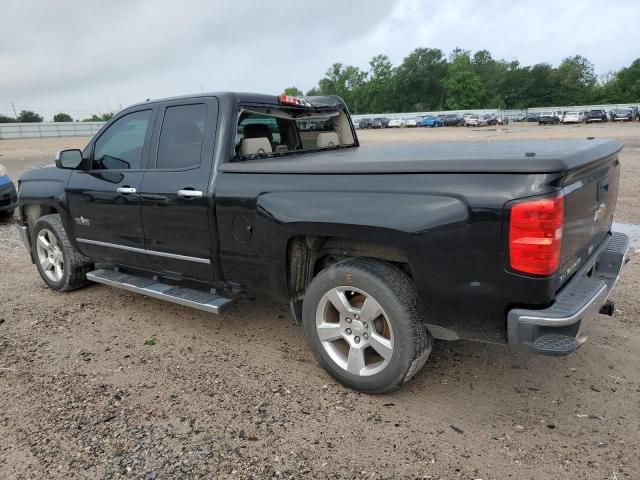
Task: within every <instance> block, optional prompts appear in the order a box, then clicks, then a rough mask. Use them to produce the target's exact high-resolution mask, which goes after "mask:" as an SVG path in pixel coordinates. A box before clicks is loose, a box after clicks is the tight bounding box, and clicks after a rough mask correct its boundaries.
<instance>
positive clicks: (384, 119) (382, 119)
mask: <svg viewBox="0 0 640 480" xmlns="http://www.w3.org/2000/svg"><path fill="white" fill-rule="evenodd" d="M376 120H379V121H380V124H381V125H382V127H381V128H389V122H390V119H389V118H387V117H376V118H374V119H373V121H374V122H375V121H376Z"/></svg>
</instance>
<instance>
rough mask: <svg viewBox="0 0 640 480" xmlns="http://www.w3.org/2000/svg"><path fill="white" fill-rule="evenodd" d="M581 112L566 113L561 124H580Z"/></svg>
mask: <svg viewBox="0 0 640 480" xmlns="http://www.w3.org/2000/svg"><path fill="white" fill-rule="evenodd" d="M582 120H583V116H582V112H567V113H565V114H564V117H562V123H582Z"/></svg>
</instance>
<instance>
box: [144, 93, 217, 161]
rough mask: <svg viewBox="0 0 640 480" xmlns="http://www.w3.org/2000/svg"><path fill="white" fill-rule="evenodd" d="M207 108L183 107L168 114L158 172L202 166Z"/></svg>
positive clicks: (158, 159)
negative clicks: (201, 157)
mask: <svg viewBox="0 0 640 480" xmlns="http://www.w3.org/2000/svg"><path fill="white" fill-rule="evenodd" d="M206 119H207V106H206V105H205V104H203V103H199V104H196V105H180V106H176V107H168V108H167V109H166V110H165V113H164V121H163V122H162V130H161V131H160V142H159V144H158V156H157V160H156V168H170V169H174V168H189V167H198V166H199V165H200V155H201V153H202V142H203V139H204V126H205V122H206Z"/></svg>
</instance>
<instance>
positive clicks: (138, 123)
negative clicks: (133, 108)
mask: <svg viewBox="0 0 640 480" xmlns="http://www.w3.org/2000/svg"><path fill="white" fill-rule="evenodd" d="M151 113H152V111H151V110H143V111H140V112H133V113H129V114H127V115H125V116H123V117H120V118H119V119H118V120H116V121H115V122H114V123H112V124H111V125H110V126H109V128H108V129H107V130H106V131H105V132H104V133H103V134H102V135H101V136H100V138H98V140H96V143H95V151H94V155H93V161H92V165H91V168H92V169H93V170H135V169H139V168H140V163H141V161H142V147H143V146H144V139H145V137H146V135H147V130H148V128H149V121H150V119H151Z"/></svg>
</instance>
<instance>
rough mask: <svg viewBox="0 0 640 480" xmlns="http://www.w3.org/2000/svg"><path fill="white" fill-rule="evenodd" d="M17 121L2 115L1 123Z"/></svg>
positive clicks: (0, 116) (0, 117) (0, 115)
mask: <svg viewBox="0 0 640 480" xmlns="http://www.w3.org/2000/svg"><path fill="white" fill-rule="evenodd" d="M15 121H16V119H15V118H12V117H7V116H6V115H2V114H0V123H15Z"/></svg>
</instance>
